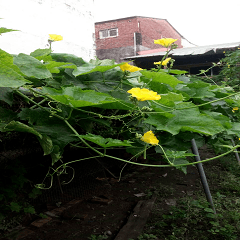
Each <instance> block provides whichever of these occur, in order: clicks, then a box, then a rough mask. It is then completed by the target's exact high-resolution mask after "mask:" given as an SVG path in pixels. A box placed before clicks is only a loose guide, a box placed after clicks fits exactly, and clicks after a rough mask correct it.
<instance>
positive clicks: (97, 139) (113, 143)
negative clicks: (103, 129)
mask: <svg viewBox="0 0 240 240" xmlns="http://www.w3.org/2000/svg"><path fill="white" fill-rule="evenodd" d="M80 137H81V138H83V139H85V140H88V141H90V142H93V143H96V144H97V145H99V146H101V147H103V148H108V147H121V146H132V145H131V142H130V141H127V140H124V141H121V140H118V139H112V138H103V137H102V136H100V135H95V134H92V133H88V134H87V135H80Z"/></svg>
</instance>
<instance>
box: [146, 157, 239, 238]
mask: <svg viewBox="0 0 240 240" xmlns="http://www.w3.org/2000/svg"><path fill="white" fill-rule="evenodd" d="M204 170H205V173H206V176H207V180H208V183H209V186H210V191H211V193H212V198H213V202H214V206H215V209H216V212H217V214H216V215H215V214H214V212H213V210H212V209H211V208H210V207H209V205H208V202H207V200H206V197H205V194H204V192H203V190H202V189H201V190H198V191H195V192H194V195H193V196H185V197H182V198H178V199H176V200H177V204H176V206H172V207H171V208H170V209H168V210H167V211H166V209H165V210H164V209H163V208H162V207H160V204H158V202H156V204H155V206H154V209H153V211H152V214H151V217H150V218H149V220H148V222H147V224H146V226H145V229H144V233H143V235H142V236H144V234H146V236H150V235H151V234H152V235H153V236H156V237H158V238H159V239H166V240H183V239H184V240H194V239H196V240H208V239H222V240H234V239H238V238H239V237H240V167H239V166H238V163H237V160H236V159H235V158H234V156H233V155H232V156H228V157H225V158H223V159H221V160H220V161H214V162H210V163H207V164H204ZM196 177H198V176H196ZM159 190H160V191H161V190H162V189H157V191H159ZM168 193H169V195H170V193H171V194H172V191H169V192H168V191H166V192H165V196H164V197H166V198H167V195H168ZM173 196H174V195H171V197H173ZM158 201H159V200H158ZM159 203H160V201H159ZM142 239H148V238H142Z"/></svg>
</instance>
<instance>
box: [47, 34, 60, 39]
mask: <svg viewBox="0 0 240 240" xmlns="http://www.w3.org/2000/svg"><path fill="white" fill-rule="evenodd" d="M49 39H50V40H51V41H62V40H63V37H62V36H61V35H57V34H49Z"/></svg>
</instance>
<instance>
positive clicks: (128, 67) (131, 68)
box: [120, 63, 142, 72]
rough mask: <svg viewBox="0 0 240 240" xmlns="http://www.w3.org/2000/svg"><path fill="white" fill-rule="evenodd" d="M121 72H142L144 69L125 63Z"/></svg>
mask: <svg viewBox="0 0 240 240" xmlns="http://www.w3.org/2000/svg"><path fill="white" fill-rule="evenodd" d="M120 68H121V70H122V71H123V72H124V71H129V72H136V71H140V70H142V68H138V67H134V66H132V65H130V64H128V63H125V64H123V65H121V66H120Z"/></svg>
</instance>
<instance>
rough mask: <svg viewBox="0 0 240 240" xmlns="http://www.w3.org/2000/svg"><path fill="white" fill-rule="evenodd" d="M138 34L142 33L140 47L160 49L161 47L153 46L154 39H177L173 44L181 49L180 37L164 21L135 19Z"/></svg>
mask: <svg viewBox="0 0 240 240" xmlns="http://www.w3.org/2000/svg"><path fill="white" fill-rule="evenodd" d="M137 21H138V22H139V32H141V33H142V46H144V47H147V48H149V49H156V48H161V45H159V44H154V39H160V38H174V39H179V40H178V41H176V42H175V43H176V44H178V47H179V48H181V47H182V45H181V36H180V35H179V34H178V33H177V32H176V30H175V29H174V28H173V27H172V26H171V25H170V24H169V23H168V21H167V20H165V19H155V18H140V17H138V18H137Z"/></svg>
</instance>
